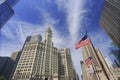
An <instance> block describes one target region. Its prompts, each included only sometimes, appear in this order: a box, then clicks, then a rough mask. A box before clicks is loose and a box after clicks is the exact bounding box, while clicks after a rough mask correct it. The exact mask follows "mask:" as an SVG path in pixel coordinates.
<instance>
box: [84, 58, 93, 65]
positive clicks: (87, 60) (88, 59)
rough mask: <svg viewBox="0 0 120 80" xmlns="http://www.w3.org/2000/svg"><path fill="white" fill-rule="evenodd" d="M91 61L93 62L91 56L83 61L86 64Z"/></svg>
mask: <svg viewBox="0 0 120 80" xmlns="http://www.w3.org/2000/svg"><path fill="white" fill-rule="evenodd" d="M92 62H93V59H92V57H89V58H87V59H86V60H85V63H86V64H87V65H89V64H92Z"/></svg>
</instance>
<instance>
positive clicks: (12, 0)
mask: <svg viewBox="0 0 120 80" xmlns="http://www.w3.org/2000/svg"><path fill="white" fill-rule="evenodd" d="M18 1H19V0H6V1H4V2H3V3H1V4H0V29H1V28H2V26H3V25H4V24H5V23H6V22H7V21H8V20H9V19H10V18H11V17H12V16H13V14H14V11H13V9H12V7H13V6H14V5H15V4H16V3H17V2H18Z"/></svg>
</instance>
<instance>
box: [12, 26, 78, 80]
mask: <svg viewBox="0 0 120 80" xmlns="http://www.w3.org/2000/svg"><path fill="white" fill-rule="evenodd" d="M76 75H77V74H76V72H75V69H74V66H73V62H72V59H71V54H70V49H69V48H62V49H58V48H56V47H54V46H53V42H52V30H51V29H50V27H49V28H47V30H46V32H45V35H44V41H42V37H41V36H40V35H33V36H28V37H27V38H26V41H25V44H24V46H23V48H22V54H21V57H20V60H19V62H18V65H17V68H16V70H15V72H14V75H13V77H12V80H15V79H17V80H39V79H40V80H75V79H76ZM76 80H77V79H76Z"/></svg>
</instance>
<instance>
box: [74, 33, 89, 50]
mask: <svg viewBox="0 0 120 80" xmlns="http://www.w3.org/2000/svg"><path fill="white" fill-rule="evenodd" d="M89 42H90V38H88V36H87V34H86V35H85V36H84V37H83V38H82V39H81V40H80V41H79V42H78V43H76V44H75V48H76V49H78V48H80V47H82V46H85V45H86V44H88V43H89Z"/></svg>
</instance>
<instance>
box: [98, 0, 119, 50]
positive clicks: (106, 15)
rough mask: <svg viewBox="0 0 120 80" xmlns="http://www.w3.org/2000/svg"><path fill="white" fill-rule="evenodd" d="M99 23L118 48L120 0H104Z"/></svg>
mask: <svg viewBox="0 0 120 80" xmlns="http://www.w3.org/2000/svg"><path fill="white" fill-rule="evenodd" d="M100 24H101V26H102V28H103V29H104V30H105V32H106V33H107V34H108V35H109V36H110V38H111V39H112V40H113V42H114V43H115V44H116V45H117V46H118V47H119V49H120V0H105V4H104V7H103V10H102V15H101V18H100Z"/></svg>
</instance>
